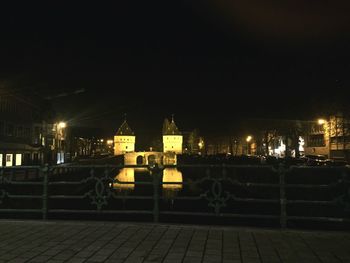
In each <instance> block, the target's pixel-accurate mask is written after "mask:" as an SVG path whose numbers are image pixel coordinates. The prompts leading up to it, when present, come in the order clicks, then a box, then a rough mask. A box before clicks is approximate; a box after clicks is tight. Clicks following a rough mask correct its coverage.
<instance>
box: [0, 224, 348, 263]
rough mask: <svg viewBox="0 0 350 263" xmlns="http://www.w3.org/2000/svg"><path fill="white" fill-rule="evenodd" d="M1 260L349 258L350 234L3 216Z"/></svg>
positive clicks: (172, 261) (228, 261) (226, 261)
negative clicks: (17, 218) (23, 218)
mask: <svg viewBox="0 0 350 263" xmlns="http://www.w3.org/2000/svg"><path fill="white" fill-rule="evenodd" d="M0 262H21V263H22V262H55V263H58V262H117V263H118V262H149V263H150V262H168V263H175V262H191V263H196V262H223V263H238V262H243V263H252V262H264V263H265V262H268V263H273V262H297V263H299V262H307V263H312V262H327V263H328V262H330V263H331V262H350V233H349V232H344V233H342V232H308V231H280V230H264V229H252V228H231V227H210V226H208V227H205V226H185V225H162V224H146V223H145V224H137V223H135V224H132V223H110V222H107V223H106V222H78V221H76V222H71V221H69V222H67V221H61V222H60V221H58V222H57V221H56V222H54V221H52V222H51V221H47V222H43V221H4V220H2V221H0Z"/></svg>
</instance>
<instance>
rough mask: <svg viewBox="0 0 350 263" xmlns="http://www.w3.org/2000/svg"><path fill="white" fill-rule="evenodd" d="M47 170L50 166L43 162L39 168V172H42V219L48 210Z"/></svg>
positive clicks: (45, 216) (45, 217) (44, 218)
mask: <svg viewBox="0 0 350 263" xmlns="http://www.w3.org/2000/svg"><path fill="white" fill-rule="evenodd" d="M49 171H50V167H49V165H48V164H45V166H44V167H42V168H41V172H42V174H43V195H42V219H43V220H46V219H47V212H48V204H47V203H48V199H49V197H48V187H49Z"/></svg>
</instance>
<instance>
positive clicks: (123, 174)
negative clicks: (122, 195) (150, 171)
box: [113, 168, 135, 190]
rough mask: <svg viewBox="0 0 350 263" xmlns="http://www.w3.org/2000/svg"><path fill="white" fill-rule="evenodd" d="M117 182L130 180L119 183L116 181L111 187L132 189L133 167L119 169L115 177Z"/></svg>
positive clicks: (133, 179) (133, 180) (133, 181)
mask: <svg viewBox="0 0 350 263" xmlns="http://www.w3.org/2000/svg"><path fill="white" fill-rule="evenodd" d="M115 179H117V180H118V181H119V182H128V183H129V182H130V183H129V184H127V183H125V184H121V183H118V182H115V183H113V188H115V189H119V190H134V188H135V184H134V183H135V169H134V168H123V169H121V170H120V171H119V174H118V175H117V176H116V178H115Z"/></svg>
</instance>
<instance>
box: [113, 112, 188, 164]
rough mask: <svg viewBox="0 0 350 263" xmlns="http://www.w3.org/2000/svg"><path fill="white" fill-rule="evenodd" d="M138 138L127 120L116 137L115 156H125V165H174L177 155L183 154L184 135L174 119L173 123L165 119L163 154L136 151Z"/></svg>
mask: <svg viewBox="0 0 350 263" xmlns="http://www.w3.org/2000/svg"><path fill="white" fill-rule="evenodd" d="M135 141H136V136H135V135H134V132H133V131H132V130H131V129H130V127H129V125H128V124H127V122H126V120H125V121H124V122H123V123H122V125H121V126H120V128H119V129H118V131H117V133H116V135H115V136H114V155H124V164H125V165H149V164H152V163H158V164H160V163H161V164H167V165H174V164H176V162H177V158H176V155H177V154H182V141H183V140H182V135H181V133H180V131H179V129H178V128H177V126H176V124H175V122H174V119H172V121H171V123H169V121H168V120H167V119H165V122H164V126H163V152H157V151H152V149H151V150H150V151H142V152H136V151H135Z"/></svg>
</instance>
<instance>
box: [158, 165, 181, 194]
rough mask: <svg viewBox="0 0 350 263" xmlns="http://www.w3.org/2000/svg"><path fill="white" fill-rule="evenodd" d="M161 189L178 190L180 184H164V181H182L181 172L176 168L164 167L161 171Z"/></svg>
mask: <svg viewBox="0 0 350 263" xmlns="http://www.w3.org/2000/svg"><path fill="white" fill-rule="evenodd" d="M162 181H163V189H171V190H180V189H182V184H166V183H182V173H181V172H180V171H178V170H177V168H165V169H164V171H163V180H162Z"/></svg>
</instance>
